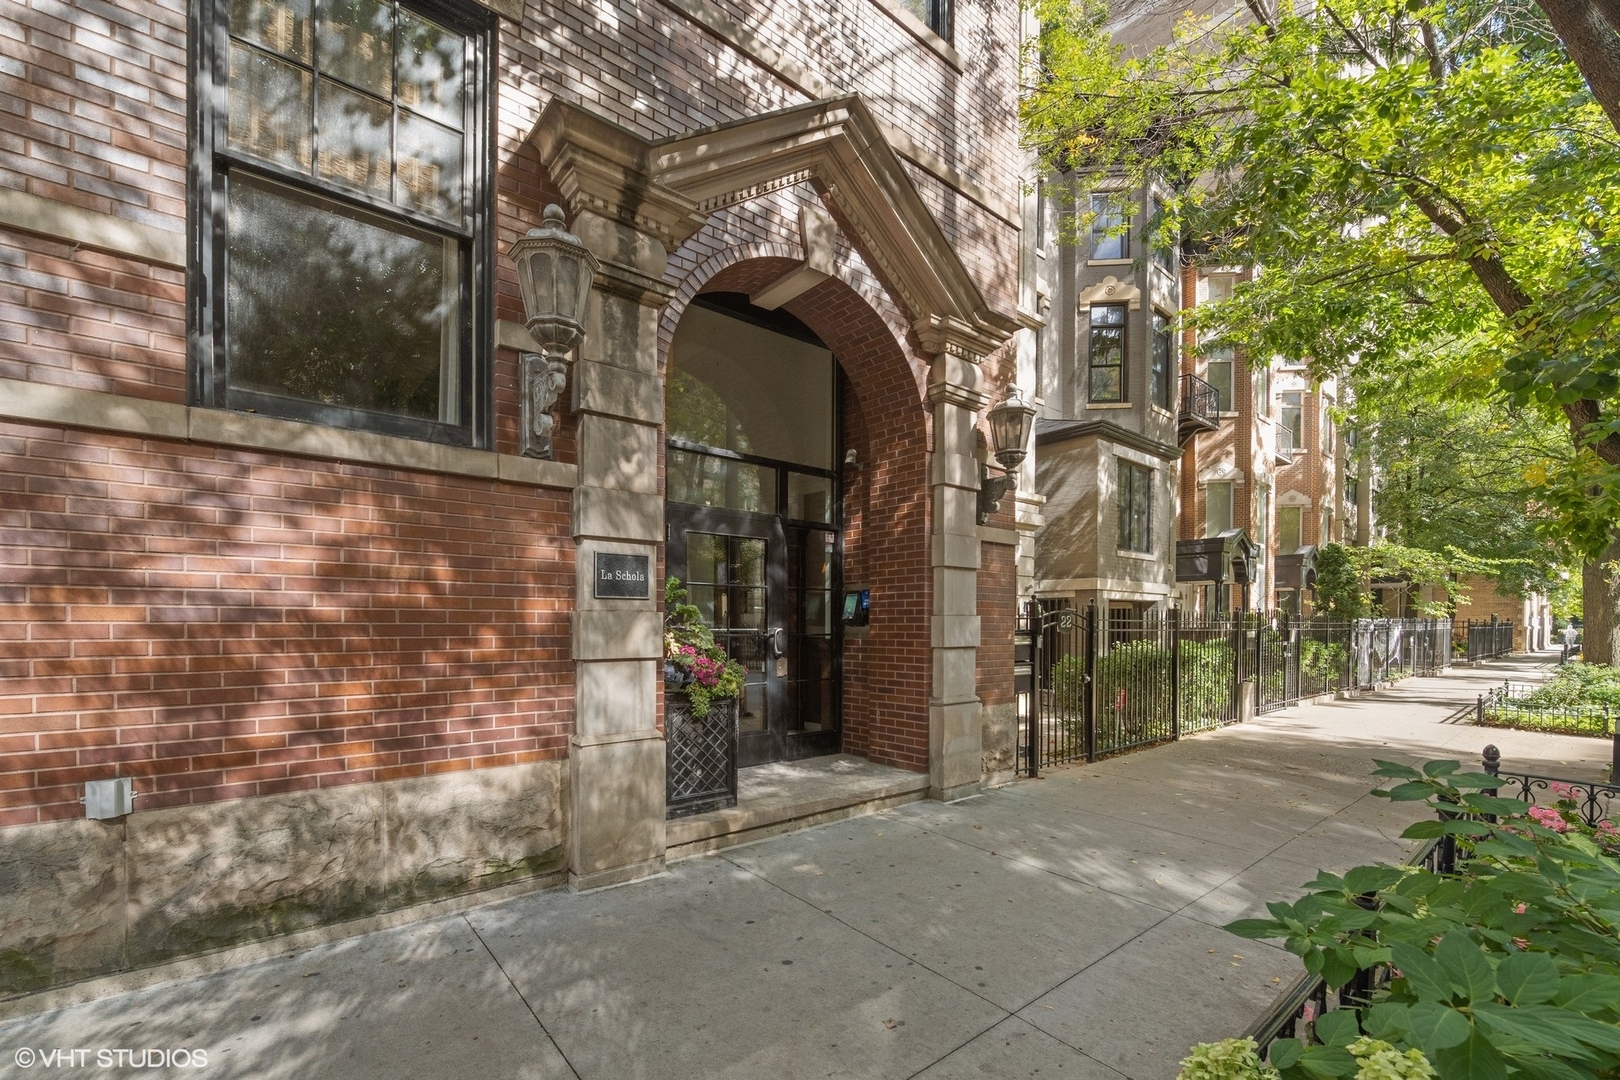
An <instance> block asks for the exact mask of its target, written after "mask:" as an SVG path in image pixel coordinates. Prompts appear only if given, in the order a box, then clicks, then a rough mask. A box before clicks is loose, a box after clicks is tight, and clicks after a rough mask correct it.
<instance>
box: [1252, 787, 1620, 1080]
mask: <svg viewBox="0 0 1620 1080" xmlns="http://www.w3.org/2000/svg"><path fill="white" fill-rule="evenodd" d="M1378 766H1379V767H1378V770H1377V773H1376V775H1379V776H1384V777H1388V778H1391V779H1394V780H1399V781H1401V783H1399V784H1397V785H1396V786H1395V787H1393V788H1392V789H1391V790H1389V791H1385V792H1376V793H1375V794H1379V795H1383V796H1386V797H1388V798H1390V799H1392V800H1395V801H1401V802H1406V801H1427V802H1428V804H1429V805H1430V807H1431V808H1433V809H1434V810H1435V811H1436V816H1435V817H1433V818H1430V819H1428V820H1425V821H1420V822H1418V823H1417V824H1416V825H1413V826H1412V827H1411V828H1409V829H1407V830H1406V832H1405V833H1404V834H1403V836H1405V837H1406V838H1409V839H1432V838H1439V837H1443V836H1450V837H1453V838H1455V841H1456V843H1457V845H1458V848H1459V864H1458V870H1457V872H1456V873H1454V874H1437V873H1433V872H1431V871H1429V870H1425V869H1423V868H1421V867H1417V866H1403V867H1394V866H1361V867H1357V868H1355V869H1354V870H1351V871H1349V872H1348V873H1346V874H1345V875H1344V876H1343V877H1340V876H1339V875H1336V874H1330V873H1326V872H1323V873H1320V874H1318V875H1317V877H1316V880H1315V881H1313V882H1311V883H1310V884H1309V885H1308V886H1307V888H1308V889H1309V890H1310V891H1309V892H1308V893H1307V894H1306V896H1305V897H1304V898H1302V899H1301V900H1299V901H1297V902H1296V903H1292V904H1280V903H1273V904H1270V905H1268V908H1269V910H1270V912H1271V918H1269V919H1243V920H1240V921H1238V922H1235V923H1233V924H1231V925H1230V926H1229V927H1228V929H1229V930H1231V931H1233V932H1234V933H1236V934H1238V935H1240V936H1242V937H1248V938H1260V939H1270V938H1281V939H1283V941H1284V943H1285V945H1286V947H1287V949H1288V951H1290V952H1292V953H1294V954H1295V955H1297V956H1299V957H1301V958H1302V959H1303V960H1304V962H1305V968H1306V970H1307V971H1309V972H1311V973H1313V974H1316V975H1320V976H1321V977H1322V978H1323V980H1324V981H1325V982H1326V983H1327V984H1328V986H1329V987H1331V988H1335V989H1337V988H1339V987H1343V986H1344V985H1345V984H1346V983H1348V982H1349V981H1350V980H1351V978H1353V977H1354V976H1355V975H1356V974H1357V972H1360V971H1369V970H1373V969H1378V968H1385V967H1387V968H1389V975H1390V978H1389V980H1388V982H1387V983H1385V984H1384V985H1383V987H1382V988H1381V989H1379V990H1377V991H1375V993H1374V995H1373V999H1372V1000H1371V1001H1370V1002H1369V1003H1368V1004H1367V1005H1365V1006H1363V1007H1361V1008H1359V1009H1357V1008H1348V1007H1347V1008H1341V1009H1336V1010H1334V1011H1332V1012H1329V1013H1325V1014H1323V1015H1322V1016H1321V1017H1319V1018H1318V1019H1317V1020H1316V1021H1315V1023H1314V1025H1313V1029H1314V1035H1315V1038H1316V1045H1309V1046H1307V1045H1306V1044H1305V1043H1303V1042H1301V1041H1300V1040H1297V1039H1279V1040H1277V1041H1276V1042H1274V1043H1273V1044H1272V1046H1271V1051H1270V1063H1271V1065H1272V1066H1274V1067H1275V1068H1276V1069H1277V1070H1278V1072H1279V1073H1280V1074H1281V1077H1282V1080H1327V1078H1329V1077H1348V1076H1353V1075H1364V1073H1363V1072H1362V1070H1364V1069H1365V1068H1366V1067H1367V1066H1368V1065H1370V1064H1372V1058H1371V1057H1369V1056H1368V1055H1367V1054H1365V1053H1362V1054H1357V1053H1356V1046H1357V1045H1358V1044H1359V1045H1360V1046H1361V1047H1362V1049H1363V1051H1365V1050H1366V1049H1367V1047H1366V1043H1365V1042H1363V1041H1362V1036H1363V1034H1365V1035H1367V1036H1371V1037H1372V1038H1373V1039H1378V1040H1382V1041H1383V1042H1384V1043H1387V1044H1389V1047H1390V1049H1391V1050H1393V1051H1396V1052H1397V1053H1394V1054H1381V1055H1378V1060H1379V1062H1380V1067H1381V1068H1382V1069H1383V1072H1381V1073H1380V1074H1379V1075H1384V1076H1390V1075H1407V1076H1417V1075H1423V1074H1424V1072H1425V1071H1426V1070H1425V1069H1423V1067H1422V1066H1419V1065H1418V1061H1417V1058H1416V1057H1415V1056H1409V1055H1410V1052H1411V1051H1418V1052H1419V1053H1420V1054H1421V1055H1422V1056H1423V1057H1424V1058H1425V1059H1426V1061H1427V1062H1432V1063H1433V1071H1434V1074H1435V1075H1436V1076H1438V1077H1439V1080H1509V1078H1517V1077H1526V1078H1531V1080H1541V1078H1549V1080H1551V1078H1559V1080H1576V1078H1582V1080H1601V1078H1614V1077H1616V1076H1620V858H1617V854H1616V853H1617V851H1620V830H1616V829H1615V827H1614V826H1613V824H1612V823H1610V822H1602V823H1600V825H1599V827H1598V828H1597V829H1591V828H1588V827H1586V826H1585V825H1584V824H1582V823H1581V822H1580V819H1579V816H1578V815H1577V814H1576V813H1575V811H1574V805H1575V804H1574V803H1573V802H1571V801H1568V799H1567V798H1566V799H1565V801H1562V802H1560V803H1559V804H1558V805H1557V807H1528V808H1527V807H1526V806H1525V804H1524V803H1522V802H1519V801H1518V800H1516V799H1505V798H1498V797H1495V796H1492V795H1486V794H1484V793H1483V792H1485V791H1488V790H1492V789H1494V788H1495V787H1496V786H1497V785H1498V784H1499V783H1500V781H1498V780H1497V779H1496V778H1495V777H1492V776H1486V775H1484V774H1482V773H1462V772H1461V771H1460V766H1459V765H1458V764H1457V763H1456V762H1454V761H1434V762H1429V763H1428V764H1426V765H1424V766H1423V768H1422V770H1421V771H1420V770H1418V769H1413V768H1411V767H1409V766H1406V765H1399V764H1393V763H1390V762H1378ZM1555 794H1558V795H1560V796H1561V797H1562V796H1568V795H1569V794H1570V793H1569V792H1568V791H1567V790H1565V791H1556V790H1555ZM1442 813H1443V814H1445V815H1447V816H1446V818H1445V819H1442V818H1441V817H1440V814H1442ZM1459 815H1460V816H1459ZM1487 815H1494V819H1490V818H1487ZM1363 1059H1366V1060H1363Z"/></svg>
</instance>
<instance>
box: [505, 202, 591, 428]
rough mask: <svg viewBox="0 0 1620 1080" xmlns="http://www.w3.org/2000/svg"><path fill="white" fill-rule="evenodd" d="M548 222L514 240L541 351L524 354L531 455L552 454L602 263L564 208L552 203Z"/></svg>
mask: <svg viewBox="0 0 1620 1080" xmlns="http://www.w3.org/2000/svg"><path fill="white" fill-rule="evenodd" d="M543 217H544V222H543V226H542V227H541V228H538V229H530V230H529V231H528V233H526V234H525V235H523V236H521V237H519V238H518V240H517V241H516V242H515V243H514V244H513V245H512V261H513V262H514V263H516V264H517V276H518V288H519V289H520V290H521V291H522V293H523V314H524V319H525V321H526V324H527V325H528V328H529V336H530V337H532V338H534V340H535V343H536V344H538V345H539V346H540V352H539V353H520V354H519V355H518V361H519V364H520V366H521V379H522V381H521V383H520V384H519V385H520V386H521V387H522V389H523V412H522V425H523V430H522V442H521V446H520V452H521V453H522V454H523V455H524V456H526V457H536V458H550V457H551V456H552V447H551V432H552V427H553V421H552V417H551V410H552V408H553V407H554V406H555V405H556V404H557V398H558V397H560V396H561V394H562V389H563V386H564V385H566V383H567V382H568V368H567V358H568V354H569V353H570V352H572V351H573V349H574V346H576V345H578V344H579V343H580V340H581V339H582V338H584V336H585V303H586V301H587V300H588V299H589V298H590V295H591V281H592V279H593V278H594V277H595V275H596V271H597V270H598V269H599V267H600V264H599V263H598V262H597V261H596V256H594V255H592V254H591V253H590V252H589V251H587V250H586V249H585V245H584V244H582V243H580V241H579V237H577V236H575V235H574V234H573V233H571V232H569V231H568V230H567V228H565V226H564V218H563V211H562V207H560V206H558V205H557V204H555V203H552V204H551V205H549V206H547V207H546V209H545V214H544V215H543Z"/></svg>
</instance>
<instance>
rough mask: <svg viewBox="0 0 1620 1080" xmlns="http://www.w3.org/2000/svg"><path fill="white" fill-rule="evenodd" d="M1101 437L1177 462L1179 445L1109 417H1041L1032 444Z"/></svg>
mask: <svg viewBox="0 0 1620 1080" xmlns="http://www.w3.org/2000/svg"><path fill="white" fill-rule="evenodd" d="M1086 438H1102V439H1109V440H1111V441H1113V442H1117V443H1119V444H1120V445H1122V446H1129V447H1131V448H1132V449H1135V450H1140V451H1142V453H1144V454H1152V455H1153V456H1154V457H1156V458H1160V459H1162V460H1164V461H1180V460H1181V448H1180V447H1179V446H1175V445H1173V444H1171V443H1162V442H1160V441H1159V440H1157V439H1150V438H1148V437H1147V436H1146V435H1143V434H1141V433H1140V432H1136V431H1132V430H1131V429H1130V428H1127V427H1122V426H1121V425H1119V424H1116V423H1115V422H1114V421H1112V420H1065V421H1050V420H1043V421H1040V422H1039V423H1037V424H1036V425H1035V445H1037V446H1048V445H1051V444H1053V443H1061V442H1069V441H1071V440H1074V439H1086Z"/></svg>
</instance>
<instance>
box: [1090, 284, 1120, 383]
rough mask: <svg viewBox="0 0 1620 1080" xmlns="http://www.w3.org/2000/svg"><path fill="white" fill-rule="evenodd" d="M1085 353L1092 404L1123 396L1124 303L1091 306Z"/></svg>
mask: <svg viewBox="0 0 1620 1080" xmlns="http://www.w3.org/2000/svg"><path fill="white" fill-rule="evenodd" d="M1087 357H1088V360H1089V363H1090V385H1089V387H1088V390H1087V395H1086V396H1087V398H1088V399H1089V400H1090V401H1091V402H1092V403H1093V404H1099V403H1109V402H1118V401H1124V400H1125V305H1124V304H1093V305H1092V306H1091V340H1090V349H1089V350H1088V353H1087Z"/></svg>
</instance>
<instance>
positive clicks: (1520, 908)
mask: <svg viewBox="0 0 1620 1080" xmlns="http://www.w3.org/2000/svg"><path fill="white" fill-rule="evenodd" d="M1513 914H1515V915H1523V914H1524V905H1523V904H1514V905H1513Z"/></svg>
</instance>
